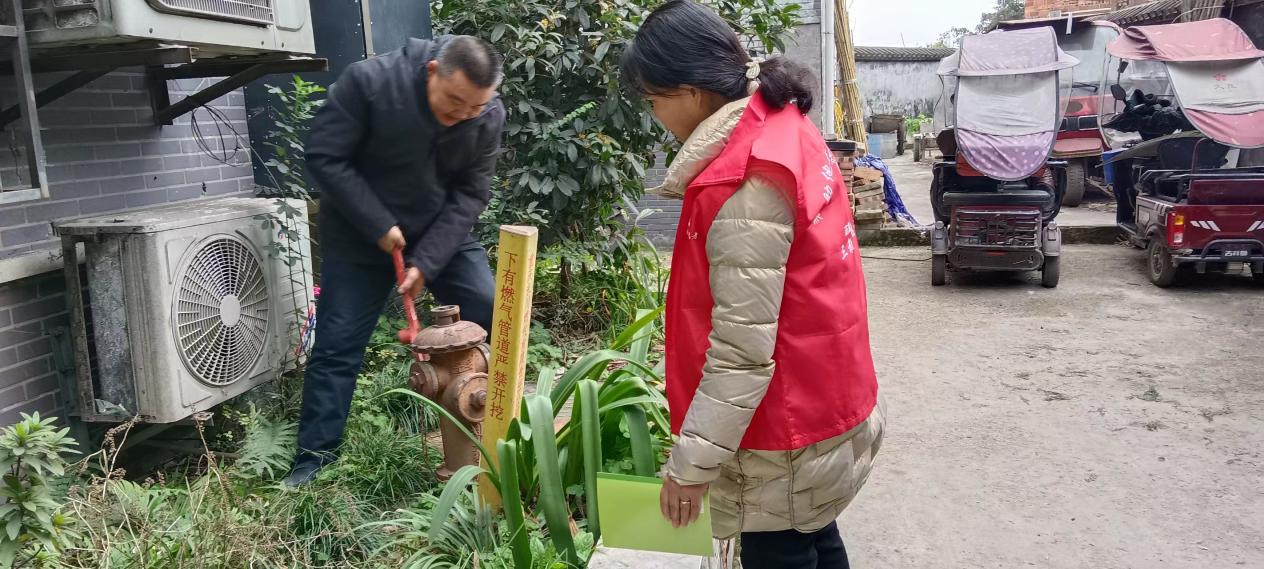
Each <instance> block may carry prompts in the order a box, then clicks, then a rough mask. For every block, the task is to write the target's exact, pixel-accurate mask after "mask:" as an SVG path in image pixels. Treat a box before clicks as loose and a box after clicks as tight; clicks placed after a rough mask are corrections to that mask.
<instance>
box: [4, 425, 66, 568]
mask: <svg viewBox="0 0 1264 569" xmlns="http://www.w3.org/2000/svg"><path fill="white" fill-rule="evenodd" d="M56 421H57V418H56V417H48V418H46V419H41V418H40V416H39V413H34V414H31V415H27V414H25V413H23V414H22V420H21V421H20V422H18V423H17V424H15V425H12V426H9V427H5V429H4V431H2V432H0V473H3V482H4V483H3V485H2V486H0V567H11V566H13V565H14V563H15V561H17V560H18V557H19V556H20V555H24V556H27V557H28V558H29V559H33V558H36V557H39V556H46V555H50V554H55V553H56V552H58V551H61V549H62V548H63V547H64V546H65V545H66V544H67V539H68V538H69V537H71V536H72V535H73V534H72V533H70V532H69V524H70V522H69V519H68V518H67V517H66V516H64V515H62V513H61V512H60V510H61V504H59V503H58V502H57V500H55V499H53V496H52V494H51V492H50V491H49V485H48V483H49V478H50V477H56V476H62V475H64V474H65V472H66V463H65V459H64V458H63V456H62V455H66V454H72V453H78V451H77V450H75V449H74V448H73V447H74V446H75V445H76V443H75V441H74V439H72V438H70V437H69V436H68V434H69V433H70V429H66V428H64V429H61V430H57V429H56V427H55V426H54V425H55V423H56Z"/></svg>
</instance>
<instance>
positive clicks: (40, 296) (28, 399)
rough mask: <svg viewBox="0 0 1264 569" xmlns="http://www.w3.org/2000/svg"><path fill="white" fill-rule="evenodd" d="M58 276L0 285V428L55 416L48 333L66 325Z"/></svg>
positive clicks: (58, 403) (57, 400) (57, 399)
mask: <svg viewBox="0 0 1264 569" xmlns="http://www.w3.org/2000/svg"><path fill="white" fill-rule="evenodd" d="M64 291H65V281H63V280H62V278H61V275H60V274H54V275H46V276H40V277H36V278H29V279H24V280H21V281H17V282H11V283H6V284H0V425H9V424H12V423H14V422H16V421H17V420H18V419H19V418H20V416H19V413H20V412H25V413H30V412H33V411H38V412H39V413H40V414H41V415H47V414H49V413H58V414H59V415H60V409H61V408H62V407H63V406H64V404H65V400H64V398H63V396H62V394H61V393H60V391H59V389H58V377H57V369H56V366H55V365H54V363H53V355H52V354H53V344H52V340H51V339H50V337H49V336H48V333H49V332H50V331H52V330H54V329H56V328H57V327H63V326H67V325H69V323H70V322H69V316H68V315H67V312H66V302H65V295H64V294H63V293H64Z"/></svg>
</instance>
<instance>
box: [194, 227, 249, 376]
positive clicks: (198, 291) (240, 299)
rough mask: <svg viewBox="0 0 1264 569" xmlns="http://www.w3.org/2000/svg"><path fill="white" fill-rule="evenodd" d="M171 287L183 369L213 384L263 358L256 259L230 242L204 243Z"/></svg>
mask: <svg viewBox="0 0 1264 569" xmlns="http://www.w3.org/2000/svg"><path fill="white" fill-rule="evenodd" d="M176 286H177V287H179V288H178V290H177V291H176V299H175V312H176V314H175V319H174V325H175V334H176V343H177V345H178V346H179V349H180V355H181V357H182V358H183V359H184V363H185V364H186V366H187V367H188V369H189V371H191V372H192V373H193V374H194V375H195V376H197V378H198V379H199V380H201V381H202V382H205V383H207V384H210V385H214V386H225V385H229V384H231V383H233V382H236V381H237V380H239V379H241V378H242V377H245V376H246V374H248V373H249V372H250V370H251V369H252V368H254V367H255V364H256V363H257V362H258V361H259V358H260V357H262V356H263V349H264V346H265V344H267V334H268V330H269V329H270V328H271V327H270V325H269V324H270V323H269V318H270V317H271V315H270V314H269V309H270V305H271V298H270V294H269V293H270V291H269V289H268V282H267V277H266V275H265V274H264V271H263V266H262V264H261V263H260V261H259V257H258V256H257V255H255V253H254V251H253V250H252V249H251V248H250V247H249V246H248V245H246V244H245V243H242V242H241V241H239V240H237V239H235V238H227V237H223V238H216V239H213V240H210V241H207V242H206V243H204V244H203V245H202V247H201V248H200V249H199V250H198V251H197V253H196V254H195V255H194V256H193V258H192V259H191V260H190V261H189V263H188V265H186V266H185V269H184V272H183V273H182V274H180V275H178V276H177V278H176Z"/></svg>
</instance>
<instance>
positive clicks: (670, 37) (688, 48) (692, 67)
mask: <svg viewBox="0 0 1264 569" xmlns="http://www.w3.org/2000/svg"><path fill="white" fill-rule="evenodd" d="M750 61H751V58H750V56H749V55H748V54H747V53H746V50H744V49H743V48H742V42H741V40H740V39H738V37H737V33H736V32H734V31H733V28H731V27H729V25H728V23H726V22H725V21H724V19H723V18H721V17H720V16H719V15H717V14H716V13H715V12H712V11H711V9H710V8H707V7H705V6H702V5H699V4H696V3H694V2H691V1H689V0H671V1H670V2H668V3H666V4H663V5H662V6H660V7H659V8H658V9H657V10H654V12H653V13H651V14H650V15H649V17H648V18H646V19H645V23H644V24H642V25H641V28H640V30H638V31H637V32H636V37H634V38H633V39H632V43H631V45H629V46H628V47H627V49H626V50H624V52H623V58H622V59H621V60H620V63H619V66H620V71H621V74H622V75H623V80H624V81H625V82H627V83H628V84H629V85H631V87H632V88H633V89H634V90H636V91H637V92H638V93H640V94H641V95H658V94H663V93H665V92H667V91H671V90H672V89H676V88H679V87H681V86H684V85H688V86H690V87H696V88H698V89H703V90H706V91H710V92H712V93H717V94H719V95H721V96H723V97H725V98H727V99H729V100H731V101H735V100H737V99H741V98H743V97H746V96H747V95H748V93H747V91H746V86H747V84H748V83H749V81H750V80H749V79H747V78H746V66H747V64H749V63H750ZM814 83H815V80H814V79H813V77H812V72H811V71H808V70H807V69H806V68H804V67H802V66H800V65H798V64H796V63H794V62H791V61H789V60H787V59H785V58H784V57H774V58H772V59H769V60H767V61H765V62H763V63H762V64H760V69H759V92H760V94H762V95H763V96H764V100H765V101H767V102H768V104H769V105H772V106H773V107H774V108H777V109H781V108H784V107H785V106H786V105H788V104H791V103H794V105H795V106H797V107H798V108H799V112H802V113H804V114H806V113H807V112H808V111H810V110H812V103H813V99H814V95H813V88H812V85H813V84H814Z"/></svg>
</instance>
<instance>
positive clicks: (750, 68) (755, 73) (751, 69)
mask: <svg viewBox="0 0 1264 569" xmlns="http://www.w3.org/2000/svg"><path fill="white" fill-rule="evenodd" d="M763 62H764V60H763V58H760V57H756V58H754V59H752V60H750V61H748V62H747V63H746V78H747V79H750V80H751V81H754V80H756V79H759V72H760V67H759V65H760V64H761V63H763Z"/></svg>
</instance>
